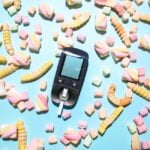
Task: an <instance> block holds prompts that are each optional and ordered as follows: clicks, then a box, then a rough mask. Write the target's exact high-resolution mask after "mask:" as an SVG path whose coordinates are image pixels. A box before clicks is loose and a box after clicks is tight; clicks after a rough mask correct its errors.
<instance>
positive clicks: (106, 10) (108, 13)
mask: <svg viewBox="0 0 150 150" xmlns="http://www.w3.org/2000/svg"><path fill="white" fill-rule="evenodd" d="M103 13H104V14H105V15H108V16H109V15H110V14H111V8H110V7H107V6H105V7H103Z"/></svg>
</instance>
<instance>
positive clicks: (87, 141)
mask: <svg viewBox="0 0 150 150" xmlns="http://www.w3.org/2000/svg"><path fill="white" fill-rule="evenodd" d="M91 144H92V138H91V136H90V135H87V136H86V137H85V139H83V145H84V146H85V147H87V148H89V147H90V145H91Z"/></svg>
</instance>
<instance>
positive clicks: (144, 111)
mask: <svg viewBox="0 0 150 150" xmlns="http://www.w3.org/2000/svg"><path fill="white" fill-rule="evenodd" d="M139 115H141V116H142V117H145V116H147V115H148V110H147V109H146V108H143V109H141V110H140V111H139Z"/></svg>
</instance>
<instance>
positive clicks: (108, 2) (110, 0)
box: [95, 0, 116, 8]
mask: <svg viewBox="0 0 150 150" xmlns="http://www.w3.org/2000/svg"><path fill="white" fill-rule="evenodd" d="M95 5H98V6H108V7H112V8H113V7H114V6H115V5H116V0H105V1H104V0H95Z"/></svg>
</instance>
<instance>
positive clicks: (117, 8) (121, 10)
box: [114, 3, 125, 17]
mask: <svg viewBox="0 0 150 150" xmlns="http://www.w3.org/2000/svg"><path fill="white" fill-rule="evenodd" d="M114 10H115V11H116V13H117V14H118V15H119V17H123V16H124V14H125V9H124V8H123V6H122V5H121V4H119V3H116V5H115V7H114Z"/></svg>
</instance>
